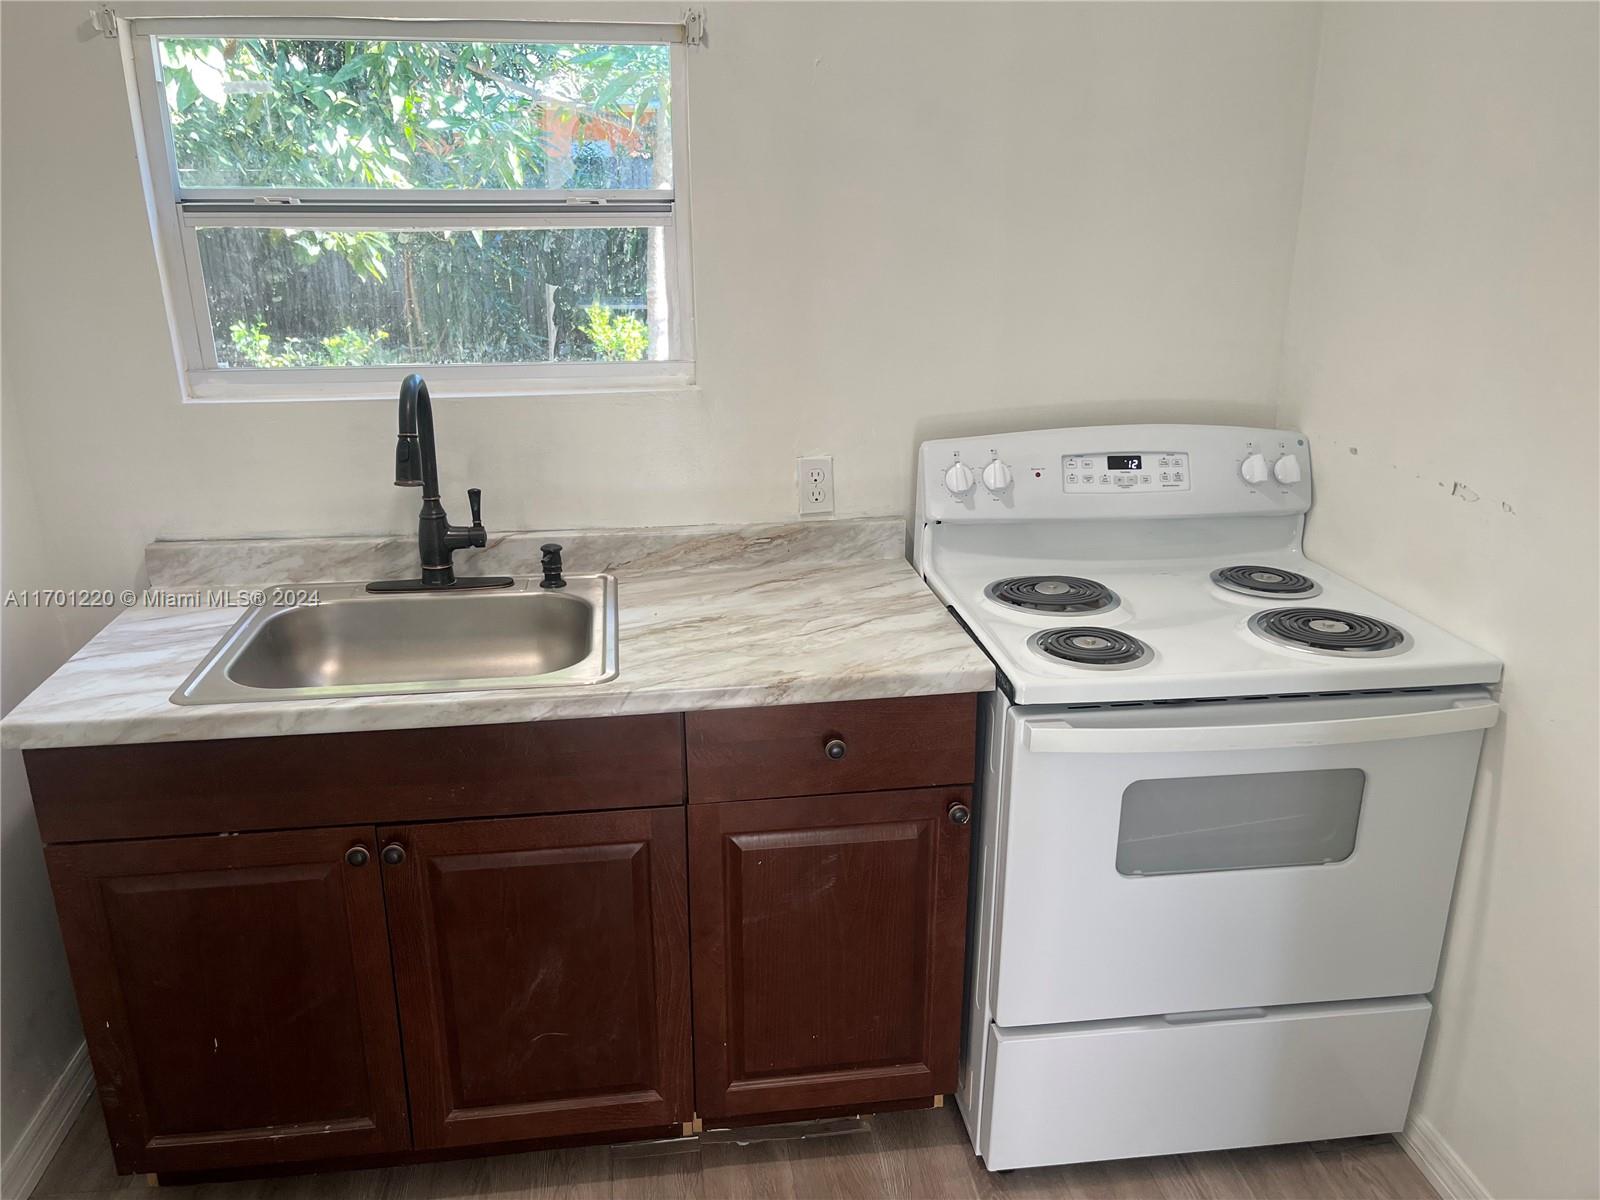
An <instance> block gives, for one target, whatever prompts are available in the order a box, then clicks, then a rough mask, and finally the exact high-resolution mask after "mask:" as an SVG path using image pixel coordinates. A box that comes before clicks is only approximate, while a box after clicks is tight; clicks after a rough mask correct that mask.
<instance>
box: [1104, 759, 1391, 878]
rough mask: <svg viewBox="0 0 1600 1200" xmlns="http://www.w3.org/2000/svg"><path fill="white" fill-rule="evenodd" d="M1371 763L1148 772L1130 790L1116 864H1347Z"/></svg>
mask: <svg viewBox="0 0 1600 1200" xmlns="http://www.w3.org/2000/svg"><path fill="white" fill-rule="evenodd" d="M1366 783H1367V776H1366V772H1365V771H1361V770H1357V769H1355V768H1342V769H1339V770H1323V771H1273V772H1268V773H1265V774H1251V775H1203V776H1196V777H1191V778H1185V779H1141V780H1139V781H1138V782H1137V783H1133V784H1130V785H1129V786H1128V788H1127V789H1126V790H1125V791H1124V792H1123V793H1122V821H1121V825H1120V826H1119V828H1118V831H1117V870H1118V872H1120V873H1121V874H1123V875H1181V874H1187V873H1191V872H1195V871H1242V870H1249V869H1251V868H1254V867H1294V866H1305V865H1309V864H1314V863H1333V862H1342V861H1343V860H1344V859H1347V858H1349V857H1350V854H1351V851H1353V850H1354V849H1355V845H1356V826H1357V824H1358V823H1359V822H1360V818H1361V795H1362V792H1363V791H1364V790H1365V788H1366Z"/></svg>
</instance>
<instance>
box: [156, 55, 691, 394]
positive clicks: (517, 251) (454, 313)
mask: <svg viewBox="0 0 1600 1200" xmlns="http://www.w3.org/2000/svg"><path fill="white" fill-rule="evenodd" d="M158 45H159V61H160V65H161V72H162V81H163V86H164V89H165V95H166V101H167V105H168V110H169V124H170V126H171V129H172V136H173V148H174V156H175V161H176V165H177V170H178V176H179V180H180V184H181V186H182V187H184V188H202V187H234V188H266V187H277V188H295V189H318V188H340V189H366V188H370V189H374V190H378V191H382V192H384V193H386V194H393V193H395V192H400V191H405V190H409V189H415V188H439V189H451V190H454V189H462V188H472V189H491V190H493V189H499V190H504V189H539V188H544V189H550V188H555V189H588V188H598V189H617V188H629V189H632V188H643V189H649V188H658V187H663V186H667V185H669V184H670V172H671V150H670V146H671V141H670V104H669V79H670V58H669V52H668V49H667V47H666V46H664V45H659V44H656V45H573V44H567V45H544V44H533V43H527V44H522V43H503V42H495V43H463V42H442V41H441V42H408V41H332V40H290V39H261V38H237V39H234V38H227V39H223V38H162V39H160V40H159V42H158ZM480 219H486V220H490V221H492V218H480ZM218 220H219V222H222V223H220V224H218V225H216V226H206V227H203V228H201V229H200V230H199V231H198V242H199V249H200V256H201V265H202V273H203V275H204V277H205V282H206V289H207V297H208V301H209V303H210V306H211V312H212V319H213V333H214V335H215V342H216V348H217V355H218V360H219V363H221V365H224V366H255V367H262V366H273V367H275V366H360V365H375V364H379V363H386V362H418V363H420V362H521V361H533V362H544V361H577V362H582V361H609V362H626V361H637V360H639V359H643V358H645V357H647V356H649V354H650V351H651V346H650V328H651V326H650V324H649V322H648V321H647V320H641V319H640V318H639V317H638V316H636V315H633V314H634V313H635V312H646V315H647V316H648V315H649V314H648V311H647V310H648V309H649V308H650V306H651V305H652V304H653V303H658V302H659V301H657V300H656V299H655V297H656V296H658V295H659V294H660V281H659V280H658V279H655V278H654V277H653V274H652V273H653V271H654V270H655V269H656V267H655V265H654V256H653V255H652V254H651V252H650V243H649V239H650V237H651V230H650V229H647V228H645V227H642V226H631V227H629V226H619V227H593V226H590V227H583V228H538V229H513V228H505V229H495V228H476V229H448V230H435V229H429V230H420V231H385V230H362V229H316V228H305V229H281V228H261V227H242V226H228V225H226V223H225V221H226V218H218ZM657 236H659V231H657ZM552 288H553V289H554V290H553V291H552V290H551V289H552ZM596 313H600V314H603V315H601V316H599V317H597V316H596Z"/></svg>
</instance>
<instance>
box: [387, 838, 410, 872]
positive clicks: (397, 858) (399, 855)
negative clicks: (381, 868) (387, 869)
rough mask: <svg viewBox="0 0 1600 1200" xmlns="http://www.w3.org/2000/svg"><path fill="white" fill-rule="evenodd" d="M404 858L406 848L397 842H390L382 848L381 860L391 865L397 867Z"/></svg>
mask: <svg viewBox="0 0 1600 1200" xmlns="http://www.w3.org/2000/svg"><path fill="white" fill-rule="evenodd" d="M405 860H406V848H405V847H404V846H402V845H401V844H400V843H399V842H390V843H389V844H388V845H387V846H385V847H384V848H383V861H384V862H386V863H388V864H389V865H390V866H391V867H398V866H399V865H400V864H401V863H403V862H405Z"/></svg>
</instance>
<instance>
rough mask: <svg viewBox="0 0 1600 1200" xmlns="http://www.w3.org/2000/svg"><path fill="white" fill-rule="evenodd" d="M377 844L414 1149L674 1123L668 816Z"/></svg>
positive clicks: (677, 1116)
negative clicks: (385, 854) (384, 858)
mask: <svg viewBox="0 0 1600 1200" xmlns="http://www.w3.org/2000/svg"><path fill="white" fill-rule="evenodd" d="M381 832H382V837H381V840H382V841H383V842H384V844H385V846H387V847H394V848H398V849H397V850H396V849H390V851H389V855H390V857H400V855H401V854H402V853H403V855H404V861H402V862H400V863H398V864H391V863H386V864H385V866H384V868H383V876H384V888H385V892H386V894H387V896H388V901H389V920H390V925H391V929H392V932H393V937H394V957H395V979H396V982H397V984H398V987H399V994H400V1016H401V1025H402V1027H403V1029H404V1037H405V1047H406V1075H407V1080H408V1082H409V1085H410V1092H411V1101H412V1115H413V1133H414V1136H415V1138H416V1144H417V1145H418V1146H419V1147H438V1146H465V1145H480V1144H485V1143H490V1142H506V1141H522V1140H527V1139H534V1138H547V1137H561V1136H565V1135H569V1134H577V1133H593V1132H598V1131H604V1130H612V1129H642V1128H646V1127H651V1126H665V1125H668V1124H672V1123H675V1122H680V1121H687V1120H689V1119H690V1117H691V1116H692V1115H693V1107H694V1105H693V1094H692V1092H693V1089H692V1086H691V1078H690V1072H689V945H688V942H689V933H688V896H687V882H686V879H685V863H684V835H683V810H682V809H681V808H671V809H655V810H636V811H629V812H616V813H594V814H588V813H580V814H574V815H570V816H543V817H527V818H519V819H511V820H489V821H459V822H453V823H450V824H443V825H412V826H403V827H397V828H390V829H385V830H383V831H381Z"/></svg>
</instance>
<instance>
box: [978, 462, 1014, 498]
mask: <svg viewBox="0 0 1600 1200" xmlns="http://www.w3.org/2000/svg"><path fill="white" fill-rule="evenodd" d="M983 486H984V487H986V488H988V489H989V490H990V491H991V492H993V493H994V494H995V495H997V496H998V495H999V494H1000V493H1001V492H1003V491H1005V490H1006V489H1007V488H1008V487H1010V486H1011V468H1010V467H1008V466H1006V465H1005V463H1003V462H1001V461H1000V460H999V459H998V458H997V459H995V460H994V461H993V462H992V463H990V464H989V465H988V466H987V467H985V468H984V469H983Z"/></svg>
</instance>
